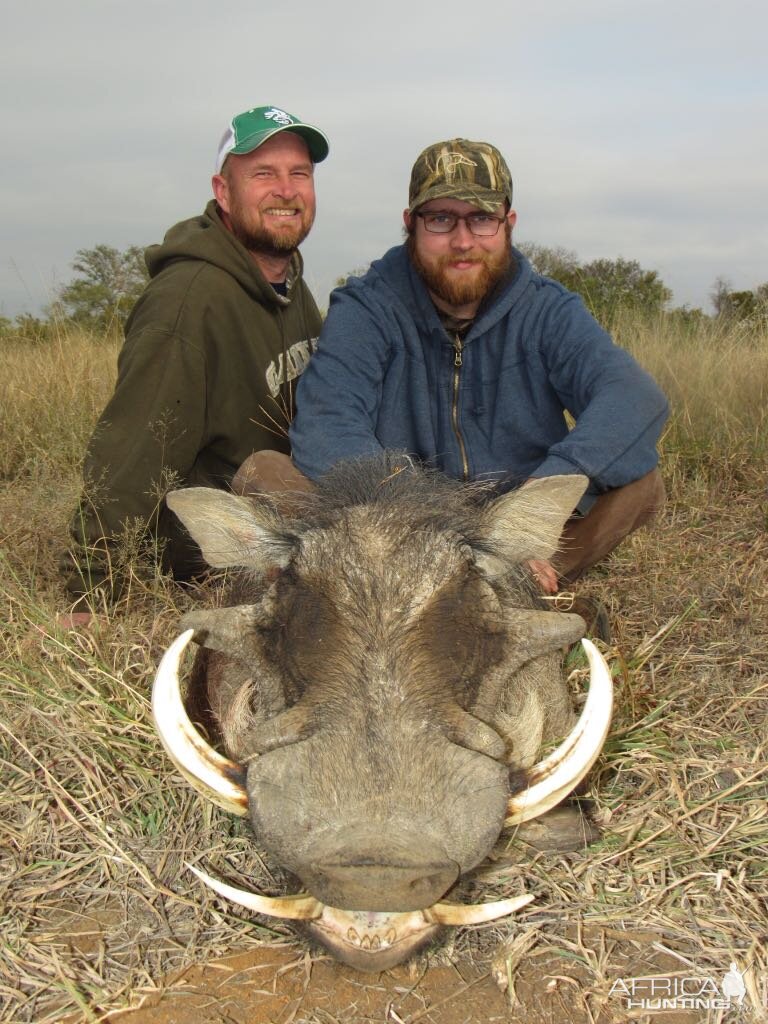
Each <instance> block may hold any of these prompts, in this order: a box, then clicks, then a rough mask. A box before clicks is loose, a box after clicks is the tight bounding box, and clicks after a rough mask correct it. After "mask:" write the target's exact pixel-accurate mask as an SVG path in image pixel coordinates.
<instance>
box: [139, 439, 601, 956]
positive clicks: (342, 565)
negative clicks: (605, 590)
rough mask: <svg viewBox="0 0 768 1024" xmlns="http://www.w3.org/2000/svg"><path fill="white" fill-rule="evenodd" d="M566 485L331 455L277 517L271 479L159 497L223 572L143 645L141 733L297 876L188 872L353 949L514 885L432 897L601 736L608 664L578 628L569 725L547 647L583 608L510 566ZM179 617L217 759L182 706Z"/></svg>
mask: <svg viewBox="0 0 768 1024" xmlns="http://www.w3.org/2000/svg"><path fill="white" fill-rule="evenodd" d="M585 484H586V480H585V479H584V478H583V477H578V476H561V477H552V478H548V479H542V480H536V481H532V482H530V483H528V484H526V485H525V486H524V487H522V488H521V489H520V490H518V491H515V492H512V493H509V494H505V495H503V496H502V497H499V498H496V499H495V500H489V492H488V491H480V490H478V489H476V488H467V487H463V486H461V485H459V484H456V483H454V482H452V481H449V480H447V479H446V478H445V477H442V476H440V475H438V474H430V473H425V472H423V471H420V470H417V469H414V468H413V467H412V466H411V465H410V463H409V462H408V461H407V460H405V459H403V458H399V459H398V458H395V457H390V458H389V459H386V460H381V459H378V460H373V461H371V462H362V463H353V464H348V465H347V466H346V467H340V468H339V469H337V470H336V471H334V472H333V473H332V474H329V476H328V477H327V478H326V479H325V481H324V482H323V483H322V484H321V485H320V487H319V489H318V491H317V493H316V494H313V495H308V496H306V500H305V501H304V502H303V504H302V505H300V506H299V505H298V504H297V503H294V507H293V509H292V514H291V516H290V518H288V517H286V516H284V515H283V514H281V512H280V511H279V509H278V504H277V502H276V500H275V499H273V498H271V497H270V496H268V495H261V496H259V495H256V496H252V497H240V496H235V495H232V494H227V493H225V492H223V491H218V490H212V489H207V488H191V489H189V490H185V491H176V492H174V493H172V494H170V495H169V496H168V504H169V506H170V507H171V508H172V509H173V511H174V512H175V513H176V514H177V515H178V516H179V517H180V518H181V519H182V521H183V522H184V524H185V525H186V526H187V528H188V530H189V531H190V533H191V534H192V536H193V537H194V538H195V540H196V541H197V542H198V544H199V545H200V547H201V549H202V551H203V553H204V555H205V557H206V559H207V561H208V562H209V563H210V564H211V565H212V566H216V567H231V568H232V569H233V570H234V572H233V574H232V576H233V578H232V583H231V591H230V599H231V601H232V604H231V605H230V606H228V607H224V608H218V609H212V610H208V611H199V612H194V613H192V614H190V615H188V616H187V617H186V620H185V621H184V622H183V623H182V625H183V627H184V628H185V629H186V630H187V631H186V632H185V633H184V635H182V636H180V637H179V638H178V639H177V640H176V641H175V643H174V645H173V646H172V647H171V648H170V649H169V651H168V652H167V653H166V655H165V657H164V659H163V663H162V665H161V667H160V669H159V671H158V676H157V680H156V683H155V691H154V695H153V706H154V714H155V719H156V723H157V728H158V731H159V733H160V736H161V738H162V740H163V743H164V745H165V747H166V749H167V751H168V753H169V754H170V756H171V757H172V759H173V760H174V762H175V764H176V765H177V767H178V768H179V769H180V771H181V772H182V773H183V774H184V776H185V777H186V778H187V779H188V780H189V781H190V783H191V784H192V785H193V786H195V787H196V788H197V789H198V790H200V791H201V792H202V793H203V794H205V795H206V796H207V797H209V798H210V799H212V800H213V801H214V802H216V803H218V804H220V805H221V806H223V807H225V808H227V809H228V810H231V811H234V812H235V813H238V814H248V815H250V819H251V822H252V824H253V828H254V831H255V833H256V836H257V837H258V840H259V842H260V843H261V844H262V845H263V846H264V847H265V848H266V849H267V850H268V851H269V852H270V853H271V854H272V855H273V856H274V857H275V858H276V860H277V861H278V862H279V863H280V864H281V865H282V866H283V867H284V868H286V869H288V870H289V871H291V872H292V873H293V874H295V875H296V876H298V878H299V879H300V880H301V884H302V885H303V886H304V888H305V890H306V892H305V893H303V894H300V895H298V896H296V897H282V898H270V897H266V896H261V895H258V894H255V893H248V892H244V891H242V890H238V889H234V888H232V887H230V886H227V885H224V884H223V883H221V882H219V881H217V880H215V879H213V878H211V877H210V876H208V875H205V874H203V873H202V872H199V871H198V872H197V873H198V875H199V876H200V877H201V878H203V880H204V881H205V882H206V883H207V884H208V885H210V886H211V887H212V888H214V889H215V890H216V891H217V892H219V893H221V894H222V895H225V896H227V897H229V898H231V899H233V900H235V901H237V902H238V903H241V904H243V905H244V906H247V907H250V908H252V909H254V910H256V911H258V912H260V913H265V914H270V915H275V916H284V917H288V918H294V919H300V920H303V921H305V922H307V926H308V928H309V930H310V932H311V933H312V935H313V936H314V937H315V938H318V939H319V940H320V941H322V942H323V943H324V944H325V945H326V946H327V947H328V948H329V949H330V950H331V951H332V952H333V953H334V954H335V955H336V956H338V957H339V958H340V959H342V960H344V961H346V962H347V963H350V964H352V965H353V966H356V967H358V968H362V969H365V970H380V969H383V968H386V967H389V966H391V965H393V964H395V963H398V962H399V961H402V960H403V959H405V958H406V957H407V956H408V955H410V954H411V953H412V952H414V950H416V949H417V948H419V947H420V946H421V945H423V944H424V943H425V942H426V941H427V940H429V939H430V938H431V937H432V936H433V935H434V934H435V932H436V931H437V930H438V929H439V928H440V926H441V925H447V924H470V923H476V922H479V921H486V920H492V919H494V918H496V917H500V916H502V915H504V914H508V913H511V912H512V911H514V910H516V909H517V908H518V907H520V906H523V905H524V904H525V903H527V902H529V901H530V900H531V899H532V898H533V897H532V896H530V895H526V894H523V895H521V896H517V897H514V898H512V899H508V900H501V901H499V902H498V903H492V904H480V905H478V906H464V905H461V904H458V903H456V902H445V901H444V898H445V897H446V895H447V894H449V893H450V892H451V890H453V889H454V888H455V887H456V885H457V882H458V881H459V879H460V878H461V877H462V876H463V875H465V874H466V873H467V872H468V871H469V870H471V869H472V868H474V867H475V866H476V865H478V864H479V863H480V862H481V861H482V860H483V859H484V858H485V857H486V856H487V855H488V853H489V851H490V850H491V848H492V847H493V845H494V843H495V842H496V840H497V839H498V837H499V835H500V833H501V831H502V829H503V828H504V826H505V823H506V824H507V825H509V824H512V823H515V822H521V821H525V820H526V819H529V818H532V817H535V816H537V815H539V814H542V813H543V812H544V811H546V810H548V809H550V808H551V807H553V806H554V805H555V804H557V803H558V802H559V801H560V800H562V799H563V797H564V796H566V795H567V794H568V793H569V792H570V791H571V789H572V788H573V787H574V786H575V785H576V784H577V782H578V781H579V780H580V779H581V778H582V777H583V776H584V775H585V774H586V772H587V771H588V770H589V768H590V766H591V765H592V763H593V762H594V760H595V758H596V757H597V755H598V753H599V751H600V748H601V746H602V743H603V740H604V738H605V735H606V732H607V729H608V723H609V719H610V706H611V694H610V676H609V674H608V671H607V669H606V667H605V664H604V662H602V659H601V658H600V656H599V654H597V652H596V650H595V649H594V648H593V647H592V646H591V645H588V647H587V650H588V654H589V658H590V663H591V666H592V683H591V686H590V695H589V698H588V701H587V704H586V706H585V710H584V712H583V713H582V716H581V719H580V720H579V722H578V723H577V724H576V725H575V726H574V715H573V712H572V708H571V703H570V700H569V695H568V689H567V686H566V684H565V681H564V679H563V676H562V673H561V660H562V658H561V652H562V648H563V647H564V646H566V645H568V644H569V643H572V642H573V641H575V640H577V639H578V638H579V637H580V636H581V634H582V631H583V628H584V624H583V621H582V620H581V618H579V617H578V616H575V615H565V614H562V613H558V612H550V611H546V610H543V609H542V608H541V607H540V605H541V604H542V602H541V601H540V599H539V598H537V597H536V596H535V594H534V592H533V591H532V589H531V587H530V586H529V584H528V582H527V578H528V574H527V573H526V571H525V568H524V563H525V562H526V561H527V560H528V559H533V558H549V557H550V556H551V555H552V553H553V552H554V550H555V549H556V546H557V542H558V538H559V536H560V533H561V530H562V526H563V523H564V522H565V520H566V519H567V517H568V516H569V514H570V513H571V511H572V509H573V508H574V506H575V504H576V502H577V501H578V499H579V497H580V495H581V493H582V491H583V489H584V486H585ZM190 638H194V640H195V641H196V642H197V643H198V644H200V645H202V647H203V650H202V651H201V652H200V653H199V654H198V661H197V666H196V673H195V674H196V676H197V677H198V679H202V678H204V682H205V687H206V690H207V697H208V701H209V704H210V708H211V711H212V713H213V720H214V722H215V723H216V725H217V728H218V732H219V733H220V736H221V739H222V742H223V745H224V748H225V750H226V755H227V756H226V757H225V756H223V755H222V754H220V753H218V752H216V751H214V750H213V749H212V748H211V747H209V746H208V744H207V743H206V742H205V741H204V740H203V739H202V737H201V735H200V734H199V733H198V732H197V730H196V729H195V728H194V726H193V725H192V724H191V722H190V720H189V718H188V717H187V713H186V712H185V709H184V706H183V702H182V699H181V696H180V692H179V679H178V669H179V663H180V658H181V653H182V651H183V649H184V647H185V645H186V644H187V643H188V642H189V639H190ZM585 643H587V644H588V642H585ZM563 736H565V737H566V738H565V740H563V742H562V743H561V745H560V746H559V747H558V748H557V749H556V750H555V751H554V752H553V753H552V754H550V755H549V756H548V757H547V758H546V759H545V760H543V761H540V762H539V763H538V764H537V763H536V760H537V757H539V756H540V750H541V748H542V745H544V744H547V743H548V742H550V741H552V740H555V739H561V738H562V737H563ZM511 779H514V783H511V781H510V780H511ZM195 870H196V869H195Z"/></svg>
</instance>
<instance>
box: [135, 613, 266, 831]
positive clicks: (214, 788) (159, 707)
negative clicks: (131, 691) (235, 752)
mask: <svg viewBox="0 0 768 1024" xmlns="http://www.w3.org/2000/svg"><path fill="white" fill-rule="evenodd" d="M193 634H194V630H193V629H188V630H187V631H186V632H185V633H182V634H181V635H180V636H178V637H176V639H175V640H174V641H173V643H172V644H171V646H170V647H169V648H168V650H167V651H166V652H165V654H164V655H163V658H162V660H161V662H160V665H159V666H158V669H157V675H156V676H155V683H154V686H153V687H152V714H153V715H154V719H155V727H156V728H157V732H158V735H159V736H160V739H161V740H162V743H163V746H164V747H165V749H166V751H167V753H168V756H169V757H170V759H171V760H172V761H173V763H174V764H175V765H176V767H177V768H178V769H179V771H180V772H181V774H182V775H183V776H184V778H185V779H186V780H187V782H189V783H190V785H192V786H194V788H195V789H196V790H197V791H198V793H201V794H202V795H203V796H204V797H206V798H207V799H208V800H211V801H212V802H213V803H215V804H218V806H219V807H223V808H224V810H225V811H231V812H232V813H233V814H239V815H241V816H242V815H245V814H247V813H248V793H247V791H246V788H245V771H244V769H243V767H242V765H239V764H237V762H235V761H230V760H229V758H227V757H222V755H221V754H219V753H217V751H215V750H214V749H213V747H210V746H209V745H208V744H207V743H206V742H205V740H204V739H203V737H202V736H201V735H200V733H199V732H198V731H197V729H195V727H194V725H193V724H192V723H191V722H190V720H189V718H188V716H187V712H186V711H185V710H184V702H183V700H182V698H181V690H180V687H179V665H180V664H181V656H182V654H183V653H184V649H185V648H186V646H187V644H188V643H189V641H190V640H191V639H192V636H193Z"/></svg>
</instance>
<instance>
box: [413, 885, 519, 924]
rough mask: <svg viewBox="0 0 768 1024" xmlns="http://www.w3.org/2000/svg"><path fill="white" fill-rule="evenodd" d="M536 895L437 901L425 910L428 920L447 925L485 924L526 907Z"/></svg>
mask: <svg viewBox="0 0 768 1024" xmlns="http://www.w3.org/2000/svg"><path fill="white" fill-rule="evenodd" d="M535 898H536V897H535V896H534V895H533V894H532V893H528V892H527V893H524V894H523V895H522V896H512V897H510V899H508V900H496V901H495V902H494V903H468V904H461V903H435V904H434V906H431V907H429V908H428V909H427V910H425V911H423V913H424V917H425V918H426V919H427V921H434V923H435V924H445V925H457V926H461V925H468V924H485V923H486V921H496V920H498V918H500V917H506V916H507V915H508V914H514V913H515V911H517V910H520V908H521V907H526V906H527V905H528V904H529V903H530V902H531V900H534V899H535Z"/></svg>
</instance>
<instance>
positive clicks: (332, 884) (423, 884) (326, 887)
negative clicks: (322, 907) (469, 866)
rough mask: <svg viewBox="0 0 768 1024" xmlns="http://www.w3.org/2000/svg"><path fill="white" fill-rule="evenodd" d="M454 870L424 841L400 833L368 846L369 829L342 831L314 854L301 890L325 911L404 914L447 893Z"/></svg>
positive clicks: (444, 855) (456, 869)
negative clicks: (344, 909) (341, 908)
mask: <svg viewBox="0 0 768 1024" xmlns="http://www.w3.org/2000/svg"><path fill="white" fill-rule="evenodd" d="M459 870H460V866H459V864H457V863H456V861H454V860H451V859H450V858H449V856H448V854H447V853H446V851H445V850H444V849H443V848H442V847H441V846H439V845H438V844H436V843H431V842H429V841H428V840H427V839H426V837H424V836H423V835H422V836H418V835H413V834H411V833H410V832H405V833H400V834H399V835H398V836H397V840H396V841H395V840H394V839H391V838H390V839H388V838H387V837H386V835H380V837H379V838H378V840H375V841H372V839H371V828H370V826H369V825H361V826H360V827H357V828H350V829H342V830H340V831H339V832H338V834H337V835H336V836H334V837H333V838H332V839H326V841H325V842H323V843H321V844H319V847H316V848H315V850H314V858H313V864H312V867H311V868H310V869H308V870H307V869H305V870H304V871H303V872H302V875H303V881H304V883H305V885H306V886H307V888H308V889H309V890H310V891H311V892H314V893H316V894H317V895H318V896H319V898H320V899H322V901H323V902H324V903H328V904H329V905H330V906H341V905H342V901H343V906H345V907H348V908H349V909H351V910H372V911H404V910H419V909H420V908H421V907H428V906H431V905H432V904H433V903H436V902H437V901H438V900H440V899H442V897H443V896H444V895H445V894H446V893H447V892H448V890H449V889H450V888H451V886H452V885H454V883H455V882H456V880H457V878H458V876H459Z"/></svg>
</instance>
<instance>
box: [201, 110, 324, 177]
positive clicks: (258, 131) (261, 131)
mask: <svg viewBox="0 0 768 1024" xmlns="http://www.w3.org/2000/svg"><path fill="white" fill-rule="evenodd" d="M278 132H295V133H296V134H297V135H300V136H301V137H302V139H304V141H305V142H306V144H307V146H308V147H309V155H310V156H311V157H312V160H313V162H314V163H316V164H319V163H320V161H321V160H325V158H326V157H327V156H328V139H327V138H326V137H325V135H324V134H323V132H321V131H320V129H319V128H315V126H314V125H311V124H305V123H304V121H302V120H301V118H299V117H296V116H294V115H293V114H287V113H286V112H285V111H284V110H281V109H280V107H253V108H252V109H251V110H245V111H243V113H242V114H235V116H234V117H233V118H232V120H231V121H230V122H229V124H228V125H227V130H226V131H225V132H224V134H223V135H222V137H221V142H220V143H219V149H218V152H217V154H216V172H215V173H216V174H220V173H221V168H222V167H223V166H224V161H225V160H226V159H227V157H228V156H229V154H230V153H252V152H253V151H254V149H258V148H259V146H261V145H262V143H264V142H266V141H267V139H271V138H272V136H273V135H277V134H278Z"/></svg>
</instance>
